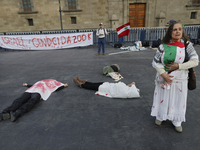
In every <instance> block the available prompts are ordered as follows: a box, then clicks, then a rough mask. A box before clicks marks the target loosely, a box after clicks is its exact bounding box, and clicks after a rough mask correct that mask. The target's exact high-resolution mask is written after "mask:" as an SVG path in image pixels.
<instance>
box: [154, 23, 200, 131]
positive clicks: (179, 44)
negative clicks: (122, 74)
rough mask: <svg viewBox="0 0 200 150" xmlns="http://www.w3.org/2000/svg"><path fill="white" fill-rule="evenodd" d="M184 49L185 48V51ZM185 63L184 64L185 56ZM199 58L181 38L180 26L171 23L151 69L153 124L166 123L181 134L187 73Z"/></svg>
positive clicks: (196, 63)
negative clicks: (153, 82)
mask: <svg viewBox="0 0 200 150" xmlns="http://www.w3.org/2000/svg"><path fill="white" fill-rule="evenodd" d="M185 47H186V48H185ZM187 55H188V57H189V61H187V62H185V61H184V60H185V56H187ZM198 63H199V57H198V55H197V53H196V51H195V49H194V47H193V45H192V43H191V42H189V41H188V39H187V37H186V36H185V34H184V31H183V27H182V24H180V23H173V24H172V25H171V26H170V27H169V28H168V30H167V33H166V35H165V37H164V38H163V41H162V44H161V45H160V46H159V47H158V49H157V51H156V55H155V57H154V59H153V62H152V66H153V67H154V68H155V69H156V71H157V74H156V79H155V85H156V87H155V91H154V99H153V106H152V110H151V116H155V117H156V120H155V124H157V125H161V124H162V121H165V120H167V119H168V120H170V121H172V124H173V125H174V126H175V130H176V131H178V132H182V126H181V123H182V122H185V112H186V104H187V92H188V69H189V68H192V67H196V66H197V65H198Z"/></svg>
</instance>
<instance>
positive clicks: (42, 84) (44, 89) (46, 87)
mask: <svg viewBox="0 0 200 150" xmlns="http://www.w3.org/2000/svg"><path fill="white" fill-rule="evenodd" d="M63 85H64V84H63V83H61V82H58V81H56V80H54V79H45V80H41V81H38V82H36V83H35V84H34V85H33V86H32V87H30V88H29V89H27V90H26V91H25V92H28V93H39V94H40V95H41V97H42V99H43V100H47V99H48V98H49V96H50V95H51V93H52V92H54V91H55V90H57V89H58V88H59V87H61V86H63Z"/></svg>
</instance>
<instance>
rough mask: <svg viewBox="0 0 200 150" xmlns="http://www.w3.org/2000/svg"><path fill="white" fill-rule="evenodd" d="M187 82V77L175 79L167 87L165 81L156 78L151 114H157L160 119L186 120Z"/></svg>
mask: <svg viewBox="0 0 200 150" xmlns="http://www.w3.org/2000/svg"><path fill="white" fill-rule="evenodd" d="M187 82H188V81H187V78H186V79H184V80H183V79H182V80H176V79H174V80H173V82H172V84H171V85H170V88H167V87H165V86H163V82H160V81H157V80H156V82H155V84H156V87H155V91H154V99H153V106H152V109H151V116H156V118H157V119H158V120H160V121H163V120H167V119H168V120H171V121H181V122H185V113H186V103H187V92H188V88H187V87H188V86H187V84H188V83H187Z"/></svg>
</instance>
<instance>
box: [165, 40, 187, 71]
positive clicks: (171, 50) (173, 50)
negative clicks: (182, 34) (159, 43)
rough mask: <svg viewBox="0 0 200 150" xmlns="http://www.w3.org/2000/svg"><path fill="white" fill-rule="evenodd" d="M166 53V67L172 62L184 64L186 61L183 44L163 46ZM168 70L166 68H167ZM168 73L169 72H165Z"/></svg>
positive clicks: (176, 43) (175, 43)
mask: <svg viewBox="0 0 200 150" xmlns="http://www.w3.org/2000/svg"><path fill="white" fill-rule="evenodd" d="M163 46H164V48H165V51H164V52H163V56H162V59H163V62H164V64H165V65H167V64H171V62H176V63H183V62H184V59H185V45H184V43H182V42H174V43H168V44H163ZM165 69H166V68H165ZM165 71H166V72H168V70H165Z"/></svg>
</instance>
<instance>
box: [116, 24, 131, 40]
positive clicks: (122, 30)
mask: <svg viewBox="0 0 200 150" xmlns="http://www.w3.org/2000/svg"><path fill="white" fill-rule="evenodd" d="M129 29H130V22H128V23H126V24H124V25H122V26H120V27H118V28H117V29H116V30H117V34H118V37H119V38H121V37H123V36H128V35H129Z"/></svg>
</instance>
